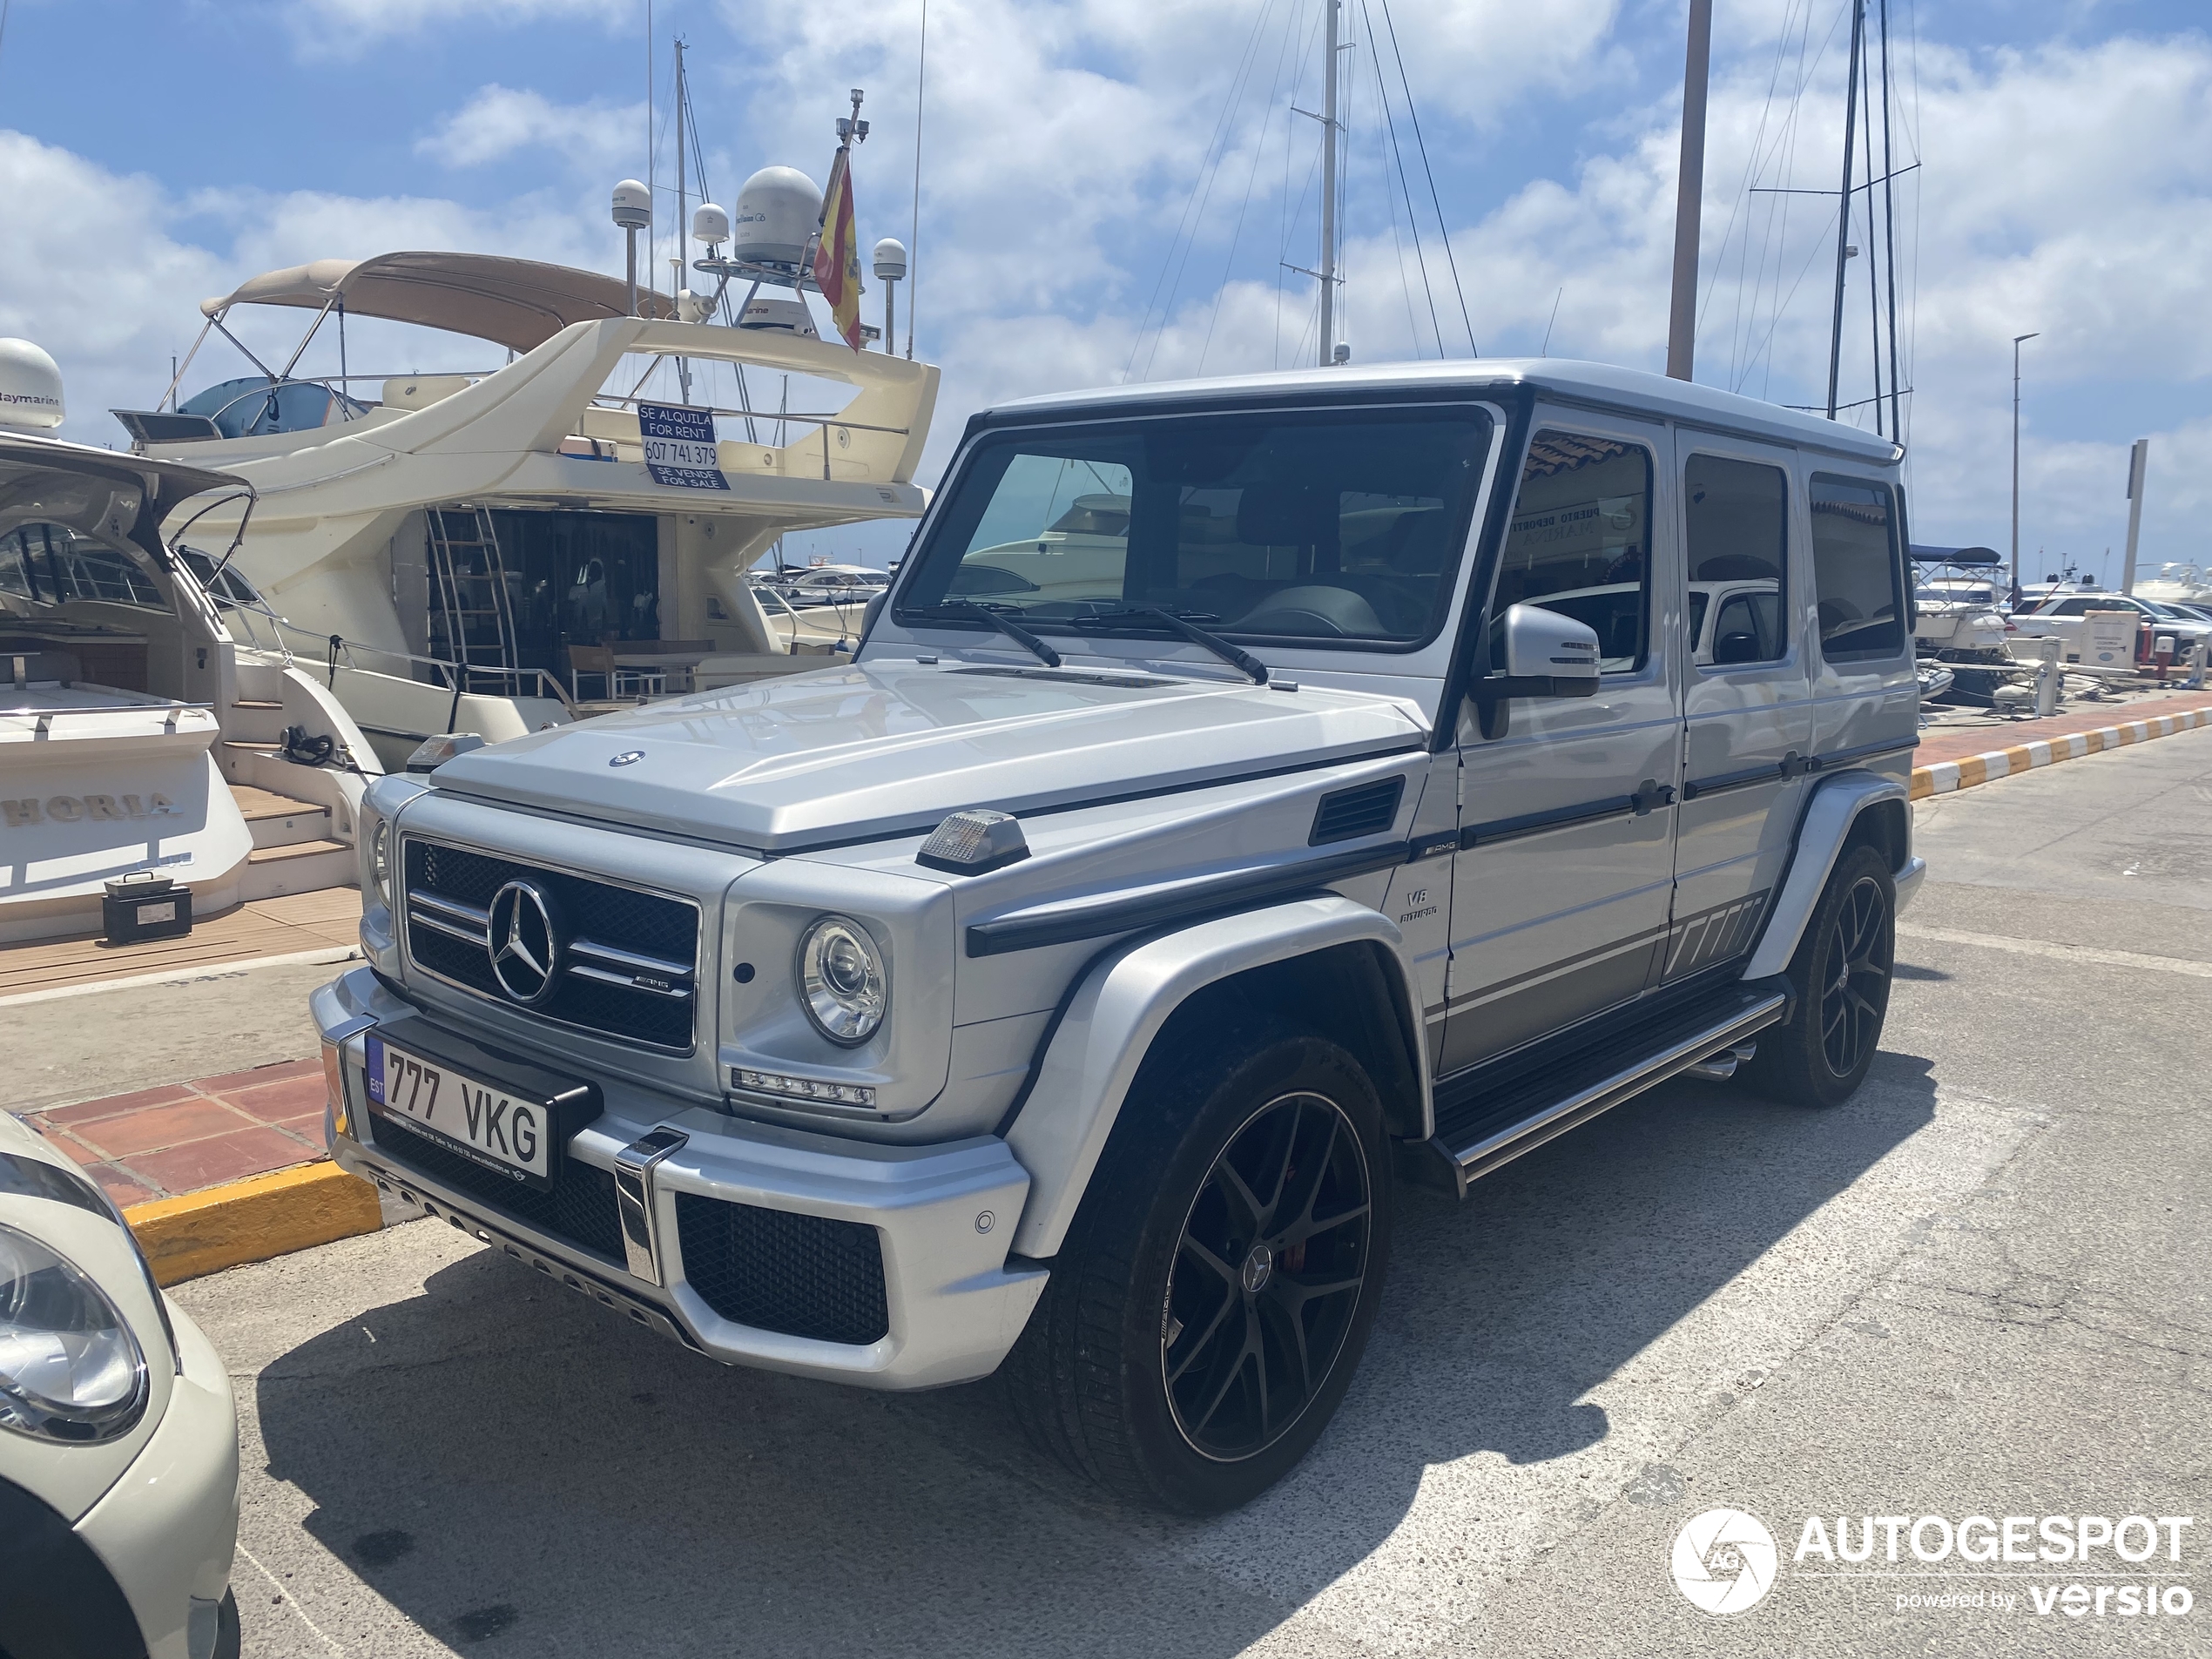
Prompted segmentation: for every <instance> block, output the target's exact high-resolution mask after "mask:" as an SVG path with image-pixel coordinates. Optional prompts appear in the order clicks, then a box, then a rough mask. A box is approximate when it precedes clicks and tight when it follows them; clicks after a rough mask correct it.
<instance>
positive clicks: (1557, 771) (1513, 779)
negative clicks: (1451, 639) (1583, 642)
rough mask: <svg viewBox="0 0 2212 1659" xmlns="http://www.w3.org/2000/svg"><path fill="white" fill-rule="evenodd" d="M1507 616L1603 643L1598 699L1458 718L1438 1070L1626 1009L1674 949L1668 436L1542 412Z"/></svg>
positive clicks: (1672, 545) (1677, 568)
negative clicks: (1575, 628) (1547, 614)
mask: <svg viewBox="0 0 2212 1659" xmlns="http://www.w3.org/2000/svg"><path fill="white" fill-rule="evenodd" d="M1672 462H1673V447H1672V444H1671V442H1670V441H1669V435H1668V433H1667V430H1666V428H1664V427H1662V426H1660V425H1657V424H1656V423H1653V422H1648V421H1635V420H1630V419H1628V418H1625V417H1615V416H1610V415H1587V414H1584V413H1582V412H1580V411H1575V412H1571V413H1570V412H1568V411H1564V410H1554V411H1546V410H1542V409H1540V410H1539V411H1538V414H1537V418H1536V421H1535V422H1534V437H1533V438H1531V439H1530V441H1529V446H1528V454H1527V460H1526V462H1525V463H1524V465H1523V467H1522V469H1521V482H1520V492H1519V495H1518V496H1517V497H1516V499H1515V502H1514V510H1513V518H1512V522H1511V525H1510V528H1509V529H1508V530H1507V537H1506V543H1505V546H1504V548H1503V550H1502V551H1501V556H1500V558H1499V561H1498V574H1497V578H1496V584H1495V587H1494V590H1493V593H1492V596H1491V603H1490V609H1489V616H1490V617H1492V618H1493V619H1495V618H1497V617H1501V616H1502V615H1503V614H1504V612H1505V610H1506V608H1507V606H1509V605H1512V604H1541V605H1544V606H1547V607H1548V608H1549V609H1552V610H1559V611H1561V612H1564V613H1565V614H1567V615H1568V616H1571V617H1575V618H1576V619H1578V620H1580V621H1582V622H1586V623H1588V624H1589V625H1590V626H1591V627H1592V628H1594V629H1595V630H1596V631H1597V636H1598V642H1599V643H1598V649H1599V651H1600V654H1601V658H1602V669H1603V677H1602V680H1601V681H1600V684H1599V688H1598V691H1597V694H1596V695H1595V696H1594V697H1588V698H1556V699H1548V698H1547V699H1537V698H1523V699H1519V700H1516V701H1515V702H1514V703H1513V704H1512V705H1510V712H1509V716H1508V724H1507V730H1506V731H1505V732H1503V733H1502V734H1501V735H1499V736H1496V737H1494V738H1486V737H1485V736H1484V735H1483V732H1482V730H1481V725H1480V720H1479V718H1478V717H1477V715H1476V713H1475V711H1474V706H1473V705H1472V704H1469V705H1467V706H1465V707H1463V708H1462V709H1461V710H1460V714H1459V728H1458V731H1459V751H1460V846H1459V851H1458V853H1457V854H1456V855H1455V859H1456V862H1455V867H1454V869H1453V883H1452V948H1451V961H1450V964H1449V968H1448V970H1447V983H1448V988H1449V997H1448V1001H1449V1009H1450V1012H1449V1015H1448V1016H1447V1020H1446V1023H1445V1035H1444V1055H1443V1064H1442V1066H1441V1067H1440V1070H1441V1071H1443V1072H1446V1073H1448V1072H1452V1071H1456V1070H1459V1069H1462V1068H1464V1067H1467V1066H1471V1065H1474V1064H1475V1063H1477V1062H1480V1061H1483V1060H1487V1059H1489V1058H1491V1057H1493V1056H1494V1055H1500V1054H1503V1053H1505V1052H1506V1051H1507V1050H1508V1049H1514V1048H1516V1047H1518V1046H1520V1045H1521V1043H1523V1042H1527V1041H1528V1040H1530V1039H1531V1038H1534V1037H1537V1036H1541V1035H1545V1034H1547V1033H1548V1032H1552V1031H1555V1030H1557V1029H1559V1028H1561V1027H1562V1026H1565V1025H1568V1024H1571V1023H1572V1022H1575V1021H1576V1020H1578V1019H1581V1018H1582V1017H1584V1016H1586V1015H1591V1014H1595V1013H1597V1012H1599V1011H1601V1010H1602V1009H1604V1008H1609V1007H1612V1006H1615V1005H1616V1004H1619V1003H1622V1002H1626V1001H1630V1000H1631V999H1633V998H1635V996H1637V995H1639V994H1640V993H1642V990H1643V988H1644V987H1645V985H1646V984H1647V982H1648V981H1649V979H1650V978H1651V976H1652V974H1653V972H1654V965H1655V962H1656V960H1657V957H1658V952H1659V948H1660V946H1661V945H1662V942H1663V941H1664V940H1665V937H1666V934H1667V922H1668V900H1669V892H1670V890H1671V888H1672V887H1673V883H1674V828H1675V812H1674V807H1673V805H1672V802H1673V799H1674V792H1675V790H1676V786H1678V785H1679V783H1680V781H1681V779H1680V776H1679V771H1678V768H1679V765H1680V761H1681V750H1682V721H1681V715H1680V705H1679V702H1678V700H1677V698H1678V695H1679V685H1678V679H1677V670H1676V664H1675V659H1674V657H1673V655H1672V654H1671V653H1669V651H1664V650H1662V649H1659V648H1658V644H1657V642H1660V641H1663V640H1668V639H1670V638H1673V637H1676V634H1677V633H1678V632H1679V631H1681V629H1682V628H1683V618H1682V615H1681V597H1680V596H1681V594H1682V591H1683V577H1682V569H1681V561H1680V555H1679V551H1678V548H1679V543H1678V542H1677V539H1676V534H1675V523H1676V520H1675V514H1674V505H1673V502H1674V496H1673V489H1672V481H1673V477H1674V468H1673V465H1672Z"/></svg>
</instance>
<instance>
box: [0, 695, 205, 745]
mask: <svg viewBox="0 0 2212 1659" xmlns="http://www.w3.org/2000/svg"><path fill="white" fill-rule="evenodd" d="M194 712H199V713H202V714H212V713H214V712H215V705H213V704H212V703H78V704H72V705H62V706H58V707H57V706H54V705H39V704H36V703H26V704H24V705H23V706H22V707H20V708H13V709H4V708H0V720H29V719H36V720H37V723H38V724H37V735H38V736H39V737H42V738H44V737H51V736H52V735H53V724H54V722H55V721H56V720H57V719H61V718H64V717H66V716H69V715H72V714H158V715H160V716H161V729H162V731H163V732H165V733H167V732H175V731H176V729H177V720H178V717H179V716H180V715H185V714H191V713H194Z"/></svg>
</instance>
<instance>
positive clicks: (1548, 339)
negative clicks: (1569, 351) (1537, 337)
mask: <svg viewBox="0 0 2212 1659" xmlns="http://www.w3.org/2000/svg"><path fill="white" fill-rule="evenodd" d="M1565 298H1567V285H1566V284H1565V283H1564V282H1562V283H1561V284H1560V285H1559V292H1558V293H1555V294H1554V295H1552V320H1551V322H1548V323H1546V324H1545V325H1544V344H1543V347H1542V349H1541V350H1540V351H1538V352H1537V354H1536V355H1537V356H1539V357H1548V356H1550V355H1551V354H1552V323H1555V322H1557V321H1558V320H1559V302H1560V301H1561V300H1564V299H1565Z"/></svg>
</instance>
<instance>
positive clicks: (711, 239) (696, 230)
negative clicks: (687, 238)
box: [691, 202, 730, 247]
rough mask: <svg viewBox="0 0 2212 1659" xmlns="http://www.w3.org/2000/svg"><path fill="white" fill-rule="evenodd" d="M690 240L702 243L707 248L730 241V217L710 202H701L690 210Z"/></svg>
mask: <svg viewBox="0 0 2212 1659" xmlns="http://www.w3.org/2000/svg"><path fill="white" fill-rule="evenodd" d="M691 239H692V240H693V241H694V242H704V243H705V244H706V245H707V246H709V247H713V246H716V245H717V244H718V243H722V242H726V241H728V240H729V239H730V216H729V214H727V213H725V212H723V211H722V210H721V209H720V208H719V207H717V206H715V205H714V204H713V203H712V202H701V203H700V204H699V205H698V206H697V207H695V208H693V209H692V210H691Z"/></svg>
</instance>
